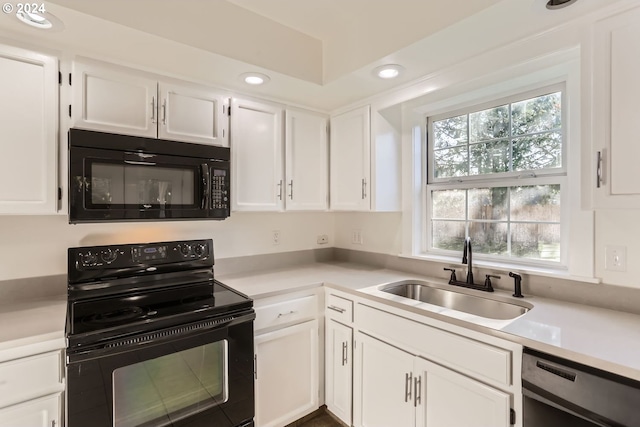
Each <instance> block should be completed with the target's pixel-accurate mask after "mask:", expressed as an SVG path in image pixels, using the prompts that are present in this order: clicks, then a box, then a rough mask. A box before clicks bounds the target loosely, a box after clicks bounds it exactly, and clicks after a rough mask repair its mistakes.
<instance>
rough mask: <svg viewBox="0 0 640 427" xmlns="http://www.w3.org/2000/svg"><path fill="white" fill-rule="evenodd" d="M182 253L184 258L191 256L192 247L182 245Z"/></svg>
mask: <svg viewBox="0 0 640 427" xmlns="http://www.w3.org/2000/svg"><path fill="white" fill-rule="evenodd" d="M180 253H181V254H182V256H189V254H191V245H187V244H184V245H180Z"/></svg>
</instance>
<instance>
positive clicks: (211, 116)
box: [158, 82, 229, 147]
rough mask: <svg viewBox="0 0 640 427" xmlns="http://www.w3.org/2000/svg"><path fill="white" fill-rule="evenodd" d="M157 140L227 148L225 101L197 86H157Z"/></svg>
mask: <svg viewBox="0 0 640 427" xmlns="http://www.w3.org/2000/svg"><path fill="white" fill-rule="evenodd" d="M158 93H159V94H160V97H159V100H160V104H159V107H160V110H159V113H160V114H159V116H158V121H159V125H158V137H159V138H162V139H172V140H176V141H188V142H197V143H201V144H211V145H219V146H222V147H228V146H229V139H228V138H229V130H228V124H229V120H228V119H229V117H228V116H227V115H226V114H225V112H226V108H228V105H227V104H228V100H227V98H225V97H223V96H222V95H220V94H217V93H216V92H214V91H211V90H207V89H206V88H202V87H199V86H189V85H186V84H170V83H164V82H160V83H159V85H158Z"/></svg>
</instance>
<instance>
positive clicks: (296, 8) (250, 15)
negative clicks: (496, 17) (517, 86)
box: [53, 0, 500, 84]
mask: <svg viewBox="0 0 640 427" xmlns="http://www.w3.org/2000/svg"><path fill="white" fill-rule="evenodd" d="M53 1H54V2H55V3H57V4H59V5H61V6H65V7H68V8H71V9H74V10H77V11H80V12H83V13H86V14H89V15H93V16H96V17H99V18H103V19H106V20H109V21H112V22H116V23H119V24H122V25H125V26H128V27H131V28H135V29H138V30H142V31H145V32H148V33H151V34H156V35H159V36H163V37H168V38H170V39H172V40H176V41H180V42H182V43H185V44H188V45H190V46H195V47H198V48H200V49H204V50H208V51H210V52H213V53H219V54H222V55H224V56H228V57H230V58H234V59H237V60H240V61H244V62H247V63H250V64H253V65H257V66H261V67H264V68H267V69H271V70H274V71H278V72H281V73H283V74H287V75H290V76H292V77H296V78H300V79H303V80H306V81H309V82H313V83H317V84H325V83H327V82H330V81H332V80H335V79H337V78H339V77H341V76H343V75H345V74H347V73H350V72H352V71H354V70H356V69H358V68H360V67H362V66H364V65H365V64H368V63H370V62H372V61H375V60H377V59H379V58H381V57H384V56H386V55H388V54H390V53H392V52H395V51H397V50H399V49H402V48H403V47H406V46H407V45H409V44H411V43H413V42H415V41H417V40H420V39H423V38H425V37H428V36H429V35H431V34H434V33H435V32H437V31H439V30H441V29H443V28H446V27H447V26H449V25H451V24H453V23H455V22H459V21H461V20H463V19H464V18H466V17H468V16H470V15H473V14H475V13H477V12H479V11H481V10H483V9H485V8H487V7H489V6H492V5H494V4H496V3H498V2H499V1H500V0H473V1H469V0H446V1H442V0H392V1H390V0H212V1H211V0H209V1H203V0H109V1H104V0H53Z"/></svg>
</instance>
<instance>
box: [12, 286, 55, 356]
mask: <svg viewBox="0 0 640 427" xmlns="http://www.w3.org/2000/svg"><path fill="white" fill-rule="evenodd" d="M66 315H67V296H66V295H61V296H56V297H50V298H43V299H38V300H33V301H28V302H26V301H25V302H16V303H13V304H3V305H0V362H3V361H5V360H11V359H16V358H19V357H25V356H30V355H33V354H38V353H44V352H47V351H53V350H60V349H64V348H65V347H66V341H65V335H64V328H65V322H66Z"/></svg>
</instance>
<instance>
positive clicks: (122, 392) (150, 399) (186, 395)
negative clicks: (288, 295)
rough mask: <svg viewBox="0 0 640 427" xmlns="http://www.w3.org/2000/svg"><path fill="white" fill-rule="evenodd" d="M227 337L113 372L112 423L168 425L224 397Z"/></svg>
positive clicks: (129, 426) (124, 426)
mask: <svg viewBox="0 0 640 427" xmlns="http://www.w3.org/2000/svg"><path fill="white" fill-rule="evenodd" d="M227 356H228V342H227V340H222V341H218V342H215V343H211V344H206V345H203V346H200V347H194V348H192V349H188V350H184V351H180V352H178V353H171V354H169V355H166V356H162V357H158V358H156V359H151V360H146V361H144V362H140V363H136V364H133V365H129V366H124V367H122V368H118V369H116V370H115V371H114V372H113V406H114V409H113V410H114V427H134V426H140V425H145V426H146V425H149V426H151V425H167V424H169V423H172V422H176V421H178V420H180V419H182V418H185V417H188V416H191V415H193V414H195V413H198V412H201V411H204V410H206V409H209V408H211V407H212V406H216V405H219V404H221V403H224V402H226V401H227V399H228V390H229V387H228V365H227Z"/></svg>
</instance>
